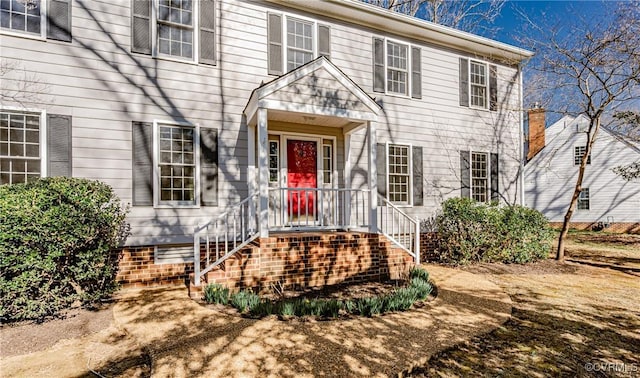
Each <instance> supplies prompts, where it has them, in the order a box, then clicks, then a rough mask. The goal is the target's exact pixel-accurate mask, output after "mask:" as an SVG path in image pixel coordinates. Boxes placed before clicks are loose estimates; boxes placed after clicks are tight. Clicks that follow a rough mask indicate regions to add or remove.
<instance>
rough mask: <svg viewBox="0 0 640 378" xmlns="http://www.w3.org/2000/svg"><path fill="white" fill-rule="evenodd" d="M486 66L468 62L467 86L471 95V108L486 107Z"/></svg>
mask: <svg viewBox="0 0 640 378" xmlns="http://www.w3.org/2000/svg"><path fill="white" fill-rule="evenodd" d="M488 82H489V81H488V80H487V65H486V64H484V63H480V62H476V61H473V60H471V61H470V62H469V85H470V89H471V90H470V93H471V106H472V107H477V108H483V109H484V108H486V107H487V86H488V85H487V84H488Z"/></svg>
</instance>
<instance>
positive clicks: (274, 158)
mask: <svg viewBox="0 0 640 378" xmlns="http://www.w3.org/2000/svg"><path fill="white" fill-rule="evenodd" d="M279 173H280V142H279V141H277V140H270V141H269V182H273V183H278V182H279Z"/></svg>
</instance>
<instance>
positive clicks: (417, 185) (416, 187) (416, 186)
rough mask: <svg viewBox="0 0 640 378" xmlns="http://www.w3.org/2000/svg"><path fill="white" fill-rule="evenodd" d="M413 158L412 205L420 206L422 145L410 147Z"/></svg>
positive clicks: (421, 199)
mask: <svg viewBox="0 0 640 378" xmlns="http://www.w3.org/2000/svg"><path fill="white" fill-rule="evenodd" d="M412 154H413V156H412V158H413V206H422V205H423V204H424V200H423V193H422V187H423V179H424V175H423V174H422V170H423V166H422V147H416V146H413V148H412Z"/></svg>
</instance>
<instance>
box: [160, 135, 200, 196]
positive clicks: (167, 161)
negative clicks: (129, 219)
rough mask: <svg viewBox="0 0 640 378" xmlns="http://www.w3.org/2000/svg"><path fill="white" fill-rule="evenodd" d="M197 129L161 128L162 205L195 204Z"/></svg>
mask: <svg viewBox="0 0 640 378" xmlns="http://www.w3.org/2000/svg"><path fill="white" fill-rule="evenodd" d="M195 143H196V142H195V129H194V128H193V127H190V126H177V125H164V124H161V125H159V126H158V167H159V171H160V187H159V189H160V190H159V192H160V193H159V196H160V197H159V198H160V201H159V202H160V203H161V204H171V203H173V204H179V205H195V204H196V196H195V188H196V164H195V162H196V157H195Z"/></svg>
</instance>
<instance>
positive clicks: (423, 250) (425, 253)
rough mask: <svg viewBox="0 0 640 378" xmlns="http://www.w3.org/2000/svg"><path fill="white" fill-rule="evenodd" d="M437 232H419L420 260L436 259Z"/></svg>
mask: <svg viewBox="0 0 640 378" xmlns="http://www.w3.org/2000/svg"><path fill="white" fill-rule="evenodd" d="M437 250H438V233H437V232H423V233H421V234H420V262H429V261H437V260H438V256H437Z"/></svg>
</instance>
